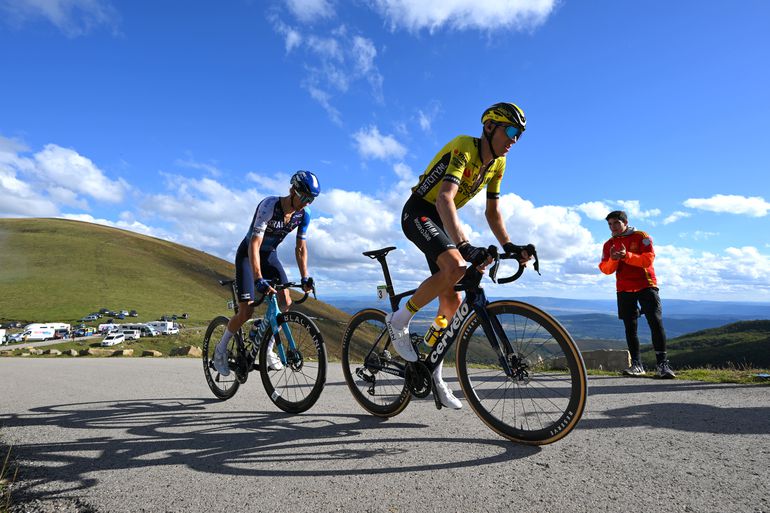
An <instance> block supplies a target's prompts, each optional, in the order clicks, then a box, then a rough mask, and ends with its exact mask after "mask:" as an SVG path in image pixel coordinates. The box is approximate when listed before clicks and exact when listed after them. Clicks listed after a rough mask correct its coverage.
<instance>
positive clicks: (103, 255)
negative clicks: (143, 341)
mask: <svg viewBox="0 0 770 513" xmlns="http://www.w3.org/2000/svg"><path fill="white" fill-rule="evenodd" d="M234 273H235V271H234V266H233V264H232V263H230V262H226V261H224V260H222V259H220V258H217V257H215V256H212V255H209V254H206V253H203V252H201V251H197V250H194V249H191V248H188V247H185V246H181V245H179V244H174V243H172V242H168V241H164V240H160V239H156V238H153V237H148V236H145V235H140V234H137V233H133V232H128V231H124V230H119V229H116V228H110V227H107V226H101V225H96V224H91V223H84V222H79V221H69V220H63V219H0V321H9V320H20V321H28V322H33V321H34V322H49V321H63V322H72V321H74V320H76V319H79V318H80V317H82V316H84V315H86V314H88V313H91V312H94V311H97V310H99V308H102V307H104V308H109V309H111V310H120V309H127V310H132V309H134V310H137V311H138V312H139V315H140V316H139V318H138V319H137V320H138V321H140V322H144V321H149V320H153V319H157V318H158V317H159V316H160V315H163V314H167V315H171V314H181V313H182V312H186V313H188V314H189V316H190V318H189V320H187V321H184V322H185V323H186V324H187V325H205V324H207V323H208V321H209V320H210V319H211V318H213V317H214V316H216V315H225V316H230V315H232V311H231V310H228V309H227V301H228V300H229V299H230V292H229V289H227V288H225V287H221V286H220V285H219V283H217V280H219V279H223V278H228V277H232V276H234ZM297 309H298V310H300V309H301V310H302V311H304V312H305V313H307V314H308V315H310V316H312V317H315V318H316V319H317V323H318V324H319V327H320V328H321V331H322V333H323V334H324V338H325V339H326V342H327V346H328V350H329V354H330V356H331V357H335V358H336V357H338V355H339V349H338V348H339V341H340V339H341V333H342V330H343V329H344V324H345V323H346V322H347V319H348V318H349V316H348V315H347V314H345V313H344V312H342V311H340V310H338V309H336V308H334V307H332V306H330V305H327V304H325V303H323V302H321V301H315V300H313V299H312V298H311V299H309V300H308V301H307V302H306V303H305V304H303V305H302V306H301V307H298V308H297ZM258 312H259V313H260V314H261V313H262V312H263V310H262V309H261V308H260V309H259V310H258Z"/></svg>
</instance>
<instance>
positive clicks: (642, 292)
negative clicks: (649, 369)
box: [599, 210, 676, 379]
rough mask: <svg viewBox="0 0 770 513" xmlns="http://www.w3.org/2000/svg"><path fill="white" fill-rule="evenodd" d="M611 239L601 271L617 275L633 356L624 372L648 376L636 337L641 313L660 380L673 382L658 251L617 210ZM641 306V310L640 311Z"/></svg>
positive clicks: (609, 219) (621, 311)
mask: <svg viewBox="0 0 770 513" xmlns="http://www.w3.org/2000/svg"><path fill="white" fill-rule="evenodd" d="M605 219H606V220H607V224H608V225H609V228H610V232H612V237H611V238H610V240H608V241H607V242H605V243H604V248H603V250H602V261H601V263H599V269H601V271H602V272H603V273H604V274H612V273H615V278H616V283H617V293H618V317H619V318H620V319H622V320H623V324H624V325H625V329H626V343H627V344H628V351H629V353H631V367H629V368H627V369H625V370H624V371H623V374H625V375H627V376H643V375H645V374H646V373H645V371H644V366H643V365H642V359H641V355H640V351H639V336H638V335H637V325H638V319H639V316H640V313H641V314H644V316H645V317H646V318H647V324H649V326H650V333H651V334H652V345H653V347H654V348H655V359H656V360H657V370H658V377H660V378H666V379H672V378H675V377H676V375H675V374H674V372H673V371H672V370H671V367H670V366H669V363H668V359H667V358H666V332H665V330H664V329H663V312H662V309H661V304H660V296H659V295H658V282H657V280H656V279H655V269H654V268H653V266H652V262H653V260H655V250H654V249H653V247H652V238H651V237H650V236H649V235H648V234H647V233H646V232H643V231H638V230H636V229H635V228H634V227H633V226H628V215H626V213H625V212H624V211H622V210H615V211H612V212H610V213H609V214H607V217H606V218H605ZM640 307H641V311H640Z"/></svg>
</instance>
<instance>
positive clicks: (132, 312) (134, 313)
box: [128, 310, 139, 317]
mask: <svg viewBox="0 0 770 513" xmlns="http://www.w3.org/2000/svg"><path fill="white" fill-rule="evenodd" d="M128 316H129V317H139V314H138V313H136V310H131V311H130V312H128Z"/></svg>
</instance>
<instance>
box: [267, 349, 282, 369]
mask: <svg viewBox="0 0 770 513" xmlns="http://www.w3.org/2000/svg"><path fill="white" fill-rule="evenodd" d="M267 368H268V369H272V370H277V371H279V370H281V369H283V363H281V359H280V358H279V357H278V355H277V354H275V352H274V351H268V352H267Z"/></svg>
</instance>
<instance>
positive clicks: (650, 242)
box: [642, 237, 652, 246]
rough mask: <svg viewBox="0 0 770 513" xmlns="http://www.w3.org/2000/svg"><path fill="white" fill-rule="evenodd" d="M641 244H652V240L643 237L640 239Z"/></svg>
mask: <svg viewBox="0 0 770 513" xmlns="http://www.w3.org/2000/svg"><path fill="white" fill-rule="evenodd" d="M642 244H644V245H645V246H649V245H650V244H652V241H651V240H650V239H649V237H645V238H643V239H642Z"/></svg>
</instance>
